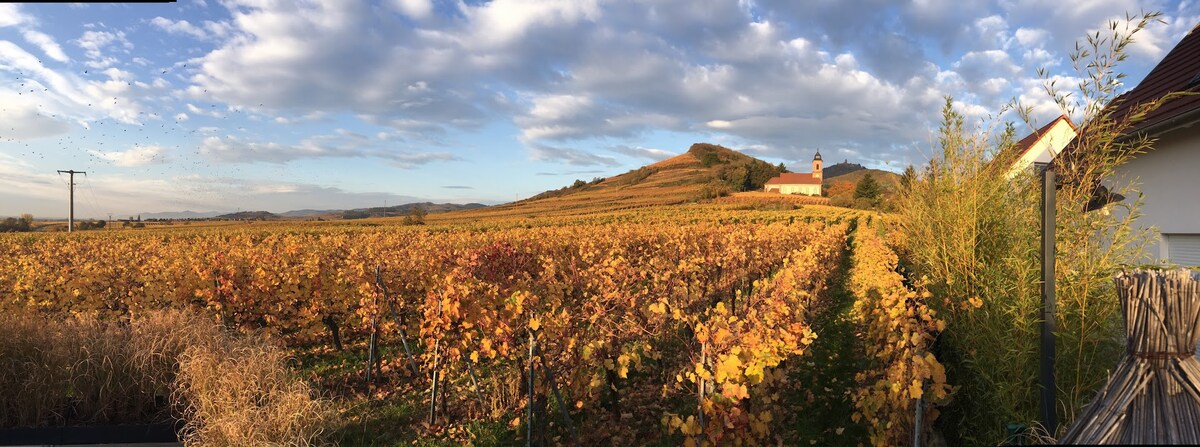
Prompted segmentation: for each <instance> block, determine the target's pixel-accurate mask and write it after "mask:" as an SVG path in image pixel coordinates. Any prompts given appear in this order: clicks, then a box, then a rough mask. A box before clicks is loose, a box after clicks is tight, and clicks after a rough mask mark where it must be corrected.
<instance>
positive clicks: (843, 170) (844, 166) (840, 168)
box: [822, 160, 867, 179]
mask: <svg viewBox="0 0 1200 447" xmlns="http://www.w3.org/2000/svg"><path fill="white" fill-rule="evenodd" d="M863 169H867V168H865V167H863V165H860V164H858V163H850V161H849V160H846V161H843V162H841V163H837V164H832V165H829V166H825V169H823V170H822V174H823V175H824V176H825V178H827V179H831V178H834V177H840V176H843V175H846V174H849V173H851V172H854V171H861V170H863Z"/></svg>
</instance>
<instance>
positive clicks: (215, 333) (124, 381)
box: [0, 310, 332, 446]
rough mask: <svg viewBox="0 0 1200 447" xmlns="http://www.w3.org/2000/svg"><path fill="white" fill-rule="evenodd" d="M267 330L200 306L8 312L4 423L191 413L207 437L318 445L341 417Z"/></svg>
mask: <svg viewBox="0 0 1200 447" xmlns="http://www.w3.org/2000/svg"><path fill="white" fill-rule="evenodd" d="M287 359H288V357H287V354H286V353H285V352H284V351H283V350H282V349H281V348H279V347H277V346H275V345H273V344H271V343H270V342H268V341H265V340H263V339H249V338H243V337H237V336H234V335H232V334H230V333H228V332H226V331H224V330H223V329H222V328H221V327H220V325H218V324H216V323H214V322H213V321H212V320H210V319H206V318H204V317H202V316H200V315H197V314H195V313H192V312H187V311H180V310H161V311H151V312H145V313H141V314H138V315H134V316H132V318H130V319H129V320H127V321H126V320H103V319H100V318H97V317H96V316H91V315H75V316H63V315H51V314H39V313H34V312H26V311H13V312H6V313H4V314H0V427H47V426H50V427H52V426H65V425H94V424H128V423H161V422H172V421H174V420H176V419H178V418H179V417H180V416H182V417H183V419H184V420H185V422H186V425H185V428H184V433H183V434H182V436H183V440H184V442H185V443H186V444H187V445H203V446H243V445H244V446H251V445H254V446H259V445H289V446H308V445H317V444H319V443H320V435H321V434H322V433H323V432H324V430H325V427H326V426H327V425H328V424H327V423H328V422H329V417H330V416H331V414H332V413H331V410H330V405H329V403H328V401H326V400H323V399H319V398H316V397H315V396H314V394H313V392H312V390H311V388H310V387H309V386H308V384H307V383H305V382H304V381H303V380H301V379H299V378H297V377H295V376H294V375H293V374H292V373H291V372H290V370H289V368H288V365H287Z"/></svg>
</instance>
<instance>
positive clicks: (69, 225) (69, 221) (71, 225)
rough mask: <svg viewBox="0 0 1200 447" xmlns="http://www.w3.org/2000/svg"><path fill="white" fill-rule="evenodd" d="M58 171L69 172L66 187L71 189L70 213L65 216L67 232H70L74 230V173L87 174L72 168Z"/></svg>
mask: <svg viewBox="0 0 1200 447" xmlns="http://www.w3.org/2000/svg"><path fill="white" fill-rule="evenodd" d="M58 173H59V174H70V179H71V180H70V182H68V183H69V185H67V187H68V189H69V190H70V191H71V196H70V197H71V213H70V215H69V216H68V217H67V232H68V233H71V232H74V231H75V174H83V175H87V172H84V171H76V170H73V169H70V170H66V171H63V170H61V169H60V170H59V171H58Z"/></svg>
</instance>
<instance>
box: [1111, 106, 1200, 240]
mask: <svg viewBox="0 0 1200 447" xmlns="http://www.w3.org/2000/svg"><path fill="white" fill-rule="evenodd" d="M1113 181H1115V182H1116V185H1117V186H1120V185H1121V184H1129V182H1130V181H1133V182H1135V183H1134V184H1133V186H1132V187H1131V188H1129V190H1130V192H1129V193H1126V194H1125V195H1126V196H1127V197H1129V198H1127V199H1126V201H1130V200H1133V199H1134V198H1136V195H1137V192H1138V191H1140V192H1142V194H1143V197H1142V208H1141V212H1142V216H1141V217H1140V218H1138V220H1137V224H1138V226H1142V227H1151V226H1153V227H1156V228H1157V229H1158V233H1161V234H1166V235H1200V123H1197V124H1195V125H1193V126H1192V127H1190V128H1184V129H1180V130H1176V131H1172V132H1169V133H1167V134H1163V135H1161V136H1159V140H1158V142H1157V143H1156V144H1155V147H1154V150H1153V151H1150V152H1148V153H1145V154H1142V155H1139V156H1138V157H1137V158H1134V159H1133V160H1132V161H1130V162H1129V163H1126V164H1125V165H1123V166H1121V167H1120V168H1119V169H1118V170H1117V175H1116V176H1115V178H1114V179H1113ZM1164 239H1170V238H1169V237H1168V238H1162V239H1160V240H1159V241H1158V242H1156V243H1154V244H1153V245H1151V247H1150V249H1149V252H1148V253H1147V258H1148V259H1152V260H1162V259H1168V258H1170V257H1172V256H1171V250H1170V248H1171V247H1170V246H1169V245H1170V244H1169V243H1166V242H1165V241H1164ZM1189 239H1190V240H1195V238H1189V237H1176V238H1175V240H1176V241H1180V242H1183V241H1185V240H1189ZM1189 242H1190V241H1189ZM1183 248H1184V247H1180V249H1181V250H1178V251H1180V254H1182V251H1183V250H1182V249H1183Z"/></svg>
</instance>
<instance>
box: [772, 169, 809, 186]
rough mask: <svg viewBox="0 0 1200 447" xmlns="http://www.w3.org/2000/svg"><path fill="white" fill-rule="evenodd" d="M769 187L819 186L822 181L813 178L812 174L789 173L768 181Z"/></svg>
mask: <svg viewBox="0 0 1200 447" xmlns="http://www.w3.org/2000/svg"><path fill="white" fill-rule="evenodd" d="M767 184H768V185H819V184H821V179H817V178H813V175H812V174H800V173H795V172H787V173H783V174H779V176H778V177H775V178H773V179H770V180H767Z"/></svg>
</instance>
